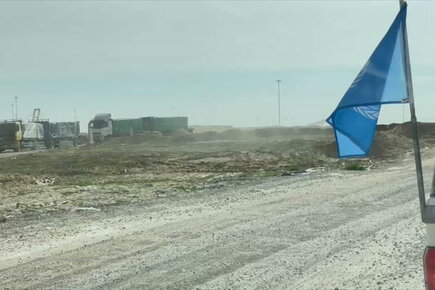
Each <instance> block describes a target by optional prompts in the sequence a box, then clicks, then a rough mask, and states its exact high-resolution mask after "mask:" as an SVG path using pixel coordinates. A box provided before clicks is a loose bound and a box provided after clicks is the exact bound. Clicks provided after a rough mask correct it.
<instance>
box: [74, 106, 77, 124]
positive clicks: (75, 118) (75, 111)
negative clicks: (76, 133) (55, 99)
mask: <svg viewBox="0 0 435 290" xmlns="http://www.w3.org/2000/svg"><path fill="white" fill-rule="evenodd" d="M74 122H77V110H76V109H74Z"/></svg>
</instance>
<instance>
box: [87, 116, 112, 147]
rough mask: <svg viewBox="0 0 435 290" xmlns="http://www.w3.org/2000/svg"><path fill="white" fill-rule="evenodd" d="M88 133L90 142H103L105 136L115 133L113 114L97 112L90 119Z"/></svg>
mask: <svg viewBox="0 0 435 290" xmlns="http://www.w3.org/2000/svg"><path fill="white" fill-rule="evenodd" d="M88 135H89V143H90V144H98V143H102V142H103V141H104V139H105V138H107V137H109V136H112V135H113V122H112V115H111V114H109V113H103V114H96V115H95V117H94V119H93V120H91V121H89V124H88Z"/></svg>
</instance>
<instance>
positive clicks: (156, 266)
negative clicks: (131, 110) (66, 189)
mask: <svg viewBox="0 0 435 290" xmlns="http://www.w3.org/2000/svg"><path fill="white" fill-rule="evenodd" d="M424 160H425V164H426V166H425V174H426V176H427V177H430V176H431V175H432V172H431V170H432V164H433V161H435V158H434V154H432V153H431V152H426V153H425V156H424ZM426 184H427V186H429V184H430V180H428V179H427V180H426ZM418 214H419V210H418V199H417V193H416V182H415V173H414V164H413V160H412V158H411V157H407V158H405V159H404V160H403V161H401V162H398V163H396V164H394V166H393V165H390V167H388V168H387V167H386V168H382V169H375V170H370V171H364V172H349V171H338V170H332V171H327V172H314V173H311V174H305V175H304V174H302V175H298V176H283V177H270V178H263V179H255V180H252V182H250V184H242V185H233V186H227V187H222V188H219V189H205V190H203V191H201V192H198V193H197V194H195V195H194V196H189V195H188V196H186V197H184V198H180V197H168V198H164V199H159V200H157V201H154V202H149V203H142V204H135V205H125V206H120V207H116V208H113V209H107V210H103V211H100V212H92V211H89V212H67V213H63V214H56V213H53V215H51V216H46V217H41V219H39V220H37V219H36V220H35V219H29V220H25V219H23V220H14V221H11V222H8V223H4V224H0V233H1V235H0V261H1V263H0V284H1V285H2V287H4V288H13V289H20V288H32V289H35V288H44V289H65V288H68V289H76V288H82V289H91V288H101V289H103V288H104V289H131V288H140V289H251V288H258V289H423V286H424V285H423V273H422V265H421V264H422V261H421V257H422V251H423V247H424V229H423V225H422V224H421V222H420V220H419V216H418Z"/></svg>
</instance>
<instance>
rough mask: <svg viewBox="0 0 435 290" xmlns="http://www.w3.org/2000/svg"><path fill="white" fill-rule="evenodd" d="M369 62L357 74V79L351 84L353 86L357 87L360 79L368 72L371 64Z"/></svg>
mask: <svg viewBox="0 0 435 290" xmlns="http://www.w3.org/2000/svg"><path fill="white" fill-rule="evenodd" d="M369 62H370V61H368V62H366V64H365V65H364V67H363V68H362V69H361V71H360V72H359V74H358V75H357V76H356V78H355V80H354V81H353V83H352V84H351V85H350V87H351V88H353V87H355V86H356V85H357V84H358V83H359V81H360V80H361V79H362V77H363V75H364V74H365V73H366V72H367V68H368V66H369Z"/></svg>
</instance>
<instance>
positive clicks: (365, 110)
mask: <svg viewBox="0 0 435 290" xmlns="http://www.w3.org/2000/svg"><path fill="white" fill-rule="evenodd" d="M353 110H354V111H355V112H357V113H360V114H361V115H363V116H364V117H366V118H367V119H370V120H376V119H377V118H378V117H379V106H364V107H355V108H353Z"/></svg>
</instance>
